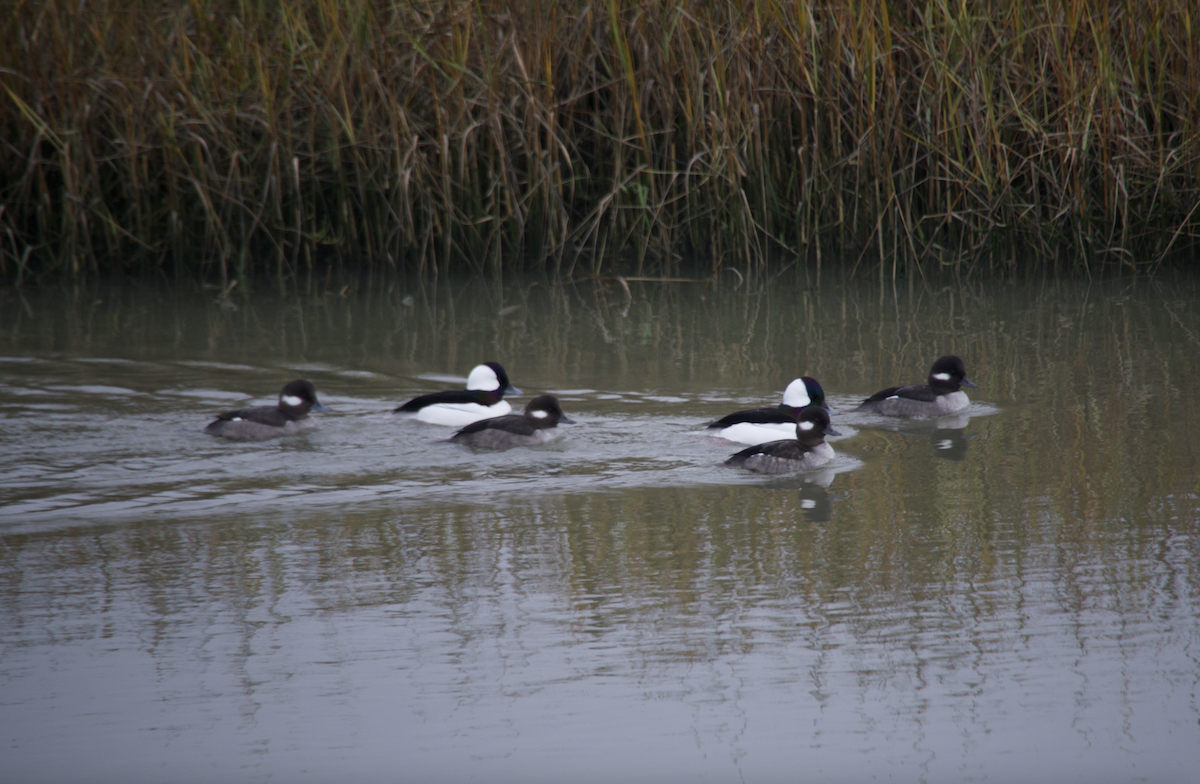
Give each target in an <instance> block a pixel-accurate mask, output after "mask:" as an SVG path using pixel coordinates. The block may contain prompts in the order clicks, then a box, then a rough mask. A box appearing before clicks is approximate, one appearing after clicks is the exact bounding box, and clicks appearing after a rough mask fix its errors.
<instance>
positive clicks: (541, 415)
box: [529, 409, 550, 419]
mask: <svg viewBox="0 0 1200 784" xmlns="http://www.w3.org/2000/svg"><path fill="white" fill-rule="evenodd" d="M529 416H531V417H535V418H537V419H547V418H549V416H550V412H549V411H542V410H541V409H538V410H536V411H530V412H529Z"/></svg>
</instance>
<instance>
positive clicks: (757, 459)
mask: <svg viewBox="0 0 1200 784" xmlns="http://www.w3.org/2000/svg"><path fill="white" fill-rule="evenodd" d="M793 427H795V429H796V438H795V439H786V440H783V441H771V442H769V443H766V444H759V445H758V446H752V447H750V448H749V449H743V450H742V451H741V452H738V453H737V454H736V455H734V456H733V457H731V458H729V459H728V460H726V461H725V465H727V466H732V467H734V468H745V469H747V470H749V471H754V472H755V473H757V474H790V473H792V472H794V471H807V470H808V469H810V468H817V467H818V466H823V465H825V464H826V463H828V462H829V461H830V460H832V459H833V447H831V446H830V445H829V444H827V443H825V436H827V435H830V436H838V435H841V433H839V432H838V431H836V430H834V429H833V428H832V427H830V426H829V414H827V413H825V409H823V408H817V407H816V406H809V407H808V408H806V409H804V410H803V411H801V412H800V414H799V416H798V417H797V418H796V421H795V424H794V425H793Z"/></svg>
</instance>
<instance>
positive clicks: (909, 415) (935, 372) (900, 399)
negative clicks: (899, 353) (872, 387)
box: [854, 354, 976, 419]
mask: <svg viewBox="0 0 1200 784" xmlns="http://www.w3.org/2000/svg"><path fill="white" fill-rule="evenodd" d="M975 386H976V385H975V384H974V383H972V382H971V381H970V380H969V379H968V378H967V368H966V366H965V365H963V361H962V360H961V359H959V358H958V357H956V356H954V355H953V354H950V355H947V356H944V357H941V358H939V359H938V360H937V361H936V362H934V363H933V367H932V368H930V370H929V384H928V385H924V384H914V385H913V386H909V387H889V388H888V389H885V390H883V391H882V392H876V393H875V394H874V395H871V396H870V397H869V398H867V399H866V400H864V401H863V402H862V405H860V406H859V407H858V408H856V409H854V410H855V411H870V412H873V413H876V414H883V415H884V416H892V417H905V418H906V419H932V418H933V417H940V416H945V415H946V414H953V413H954V412H955V411H961V410H962V409H964V408H966V407H967V406H968V405H970V404H971V401H970V400H969V399H968V398H967V393H966V392H963V391H962V389H961V387H975Z"/></svg>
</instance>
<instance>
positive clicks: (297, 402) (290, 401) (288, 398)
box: [280, 395, 304, 408]
mask: <svg viewBox="0 0 1200 784" xmlns="http://www.w3.org/2000/svg"><path fill="white" fill-rule="evenodd" d="M280 400H281V401H282V403H283V404H284V405H285V406H291V407H292V408H299V407H300V406H302V405H304V401H303V400H301V399H300V398H298V397H296V396H295V395H284V396H283V397H282V398H280Z"/></svg>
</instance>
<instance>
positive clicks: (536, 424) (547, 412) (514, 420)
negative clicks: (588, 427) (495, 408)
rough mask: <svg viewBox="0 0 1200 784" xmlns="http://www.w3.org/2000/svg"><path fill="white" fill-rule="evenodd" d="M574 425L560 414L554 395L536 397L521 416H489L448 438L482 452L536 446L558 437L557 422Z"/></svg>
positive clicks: (573, 421) (573, 422)
mask: <svg viewBox="0 0 1200 784" xmlns="http://www.w3.org/2000/svg"><path fill="white" fill-rule="evenodd" d="M559 422H566V423H568V424H572V425H573V424H575V420H573V419H571V418H570V417H569V416H567V415H566V414H564V413H563V410H562V407H561V406H559V404H558V398H556V397H555V396H554V395H539V396H538V397H535V398H534V399H533V400H530V401H529V404H528V405H527V406H525V413H524V414H509V415H508V416H498V417H492V418H491V419H481V420H479V421H478V422H473V423H471V424H469V425H467V426H466V427H464V428H463V429H462V430H459V431H458V432H457V433H455V434H454V435H452V436H451V437H450V438H449V440H450V441H452V442H454V443H456V444H464V445H466V446H473V447H482V448H484V449H511V448H512V447H514V446H537V445H538V444H544V443H546V442H548V441H553V440H554V439H556V438H558V436H559V432H558V423H559Z"/></svg>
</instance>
